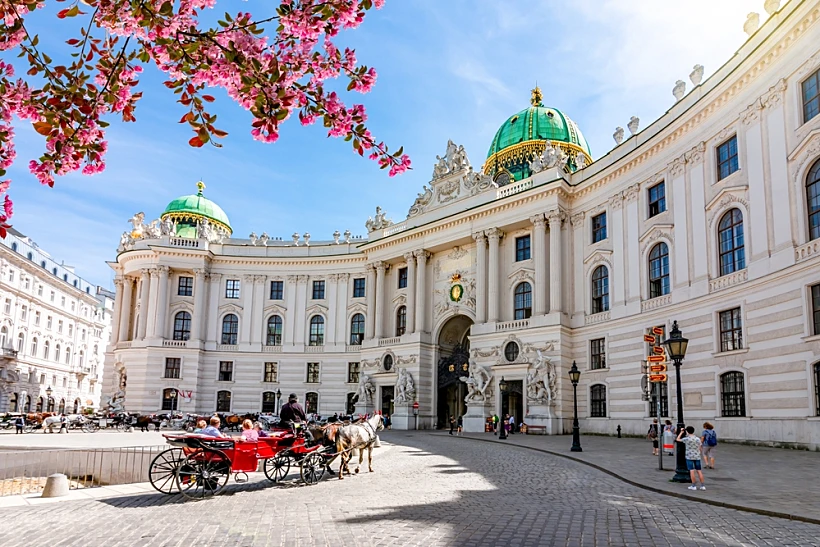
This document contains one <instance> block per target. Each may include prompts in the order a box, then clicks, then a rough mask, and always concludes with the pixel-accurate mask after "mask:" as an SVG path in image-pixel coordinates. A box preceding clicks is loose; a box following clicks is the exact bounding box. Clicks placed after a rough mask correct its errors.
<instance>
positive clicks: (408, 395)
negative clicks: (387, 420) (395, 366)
mask: <svg viewBox="0 0 820 547" xmlns="http://www.w3.org/2000/svg"><path fill="white" fill-rule="evenodd" d="M415 398H416V384H415V383H414V382H413V377H412V376H410V373H409V372H407V369H406V368H404V367H402V368H399V375H398V378H396V395H395V398H394V399H393V402H395V404H397V405H406V404H408V403H412V402H413V400H414V399H415Z"/></svg>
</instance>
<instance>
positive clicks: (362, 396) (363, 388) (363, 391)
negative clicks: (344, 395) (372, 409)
mask: <svg viewBox="0 0 820 547" xmlns="http://www.w3.org/2000/svg"><path fill="white" fill-rule="evenodd" d="M375 393H376V386H374V385H373V380H372V379H371V378H370V375H368V374H362V375H361V376H360V377H359V388H358V389H357V390H356V395H357V396H358V397H359V402H361V403H369V402H371V401H372V400H373V395H374V394H375Z"/></svg>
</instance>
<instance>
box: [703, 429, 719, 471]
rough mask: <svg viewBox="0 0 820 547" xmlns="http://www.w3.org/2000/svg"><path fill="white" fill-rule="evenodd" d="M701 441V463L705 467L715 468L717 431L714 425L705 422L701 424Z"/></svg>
mask: <svg viewBox="0 0 820 547" xmlns="http://www.w3.org/2000/svg"><path fill="white" fill-rule="evenodd" d="M700 440H701V443H703V465H705V466H706V469H714V468H715V450H716V449H717V433H716V432H715V426H713V425H712V424H710V423H709V422H706V423H705V424H703V433H702V434H701V436H700Z"/></svg>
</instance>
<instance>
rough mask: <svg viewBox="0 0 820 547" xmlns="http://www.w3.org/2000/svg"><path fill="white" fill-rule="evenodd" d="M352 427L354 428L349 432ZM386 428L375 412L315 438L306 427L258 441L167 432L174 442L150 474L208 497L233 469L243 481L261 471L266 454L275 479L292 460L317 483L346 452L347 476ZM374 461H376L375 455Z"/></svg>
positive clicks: (170, 487)
mask: <svg viewBox="0 0 820 547" xmlns="http://www.w3.org/2000/svg"><path fill="white" fill-rule="evenodd" d="M347 428H353V429H352V430H351V431H350V432H347V431H346V429H347ZM381 428H382V421H381V416H380V415H375V416H373V417H371V418H370V419H369V420H364V421H363V422H362V423H360V424H352V425H349V426H341V425H338V426H337V427H334V428H332V429H324V430H317V432H318V433H319V435H318V439H316V440H315V441H310V440H309V438H308V436H306V435H305V432H304V430H303V429H302V428H294V429H290V430H284V429H280V430H276V431H273V433H272V435H271V436H269V437H260V438H259V440H258V441H255V442H254V441H244V440H237V439H232V438H229V437H206V436H203V435H196V434H182V435H170V434H166V435H163V436H164V437H165V439H166V440H167V442H168V444H169V445H171V448H169V449H168V450H165V451H164V452H161V453H159V454H158V455H157V456H156V457H155V458H154V460H153V461H152V462H151V464H150V467H149V471H148V477H149V480H150V482H151V485H152V486H153V487H154V488H155V489H156V490H157V491H159V492H162V493H163V494H175V493H177V492H179V493H181V494H182V495H183V496H185V497H186V498H190V499H203V498H208V497H211V496H214V495H216V494H218V493H220V492H221V491H222V489H223V488H224V487H225V485H226V484H227V482H228V479H229V478H230V476H231V474H233V475H234V480H236V481H237V482H245V481H247V480H248V473H251V472H254V471H256V470H257V469H258V467H259V462H260V460H261V461H262V462H263V463H262V470H263V471H264V473H265V477H266V478H267V479H268V480H269V481H271V482H274V483H278V482H280V481H282V480H283V479H284V478H285V477H287V475H288V473H289V472H290V469H291V466H295V465H298V466H299V476H300V478H301V480H302V482H303V483H304V484H307V485H313V484H316V483H317V482H319V481H320V480H321V479H322V477H323V476H324V474H325V471H327V470H329V469H330V464H331V463H332V462H333V460H335V459H336V458H337V457H339V456H341V457H342V466H341V467H340V469H339V472H340V478H341V473H342V471H343V470H344V469H345V468H346V467H347V460H348V459H349V453H350V451H351V450H353V449H354V448H358V449H359V450H360V456H359V462H360V463H361V461H362V457H363V452H364V450H365V449H372V446H373V443H374V442H375V440H376V432H377V431H379V430H380V429H381ZM368 463H369V464H372V458H370V461H369V462H368ZM358 471H359V469H358V467H357V468H356V472H357V473H358ZM371 471H372V466H371ZM331 473H332V471H331Z"/></svg>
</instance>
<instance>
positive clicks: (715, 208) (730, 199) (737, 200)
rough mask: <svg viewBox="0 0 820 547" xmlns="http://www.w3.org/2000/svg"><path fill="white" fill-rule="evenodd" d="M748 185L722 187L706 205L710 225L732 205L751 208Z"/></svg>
mask: <svg viewBox="0 0 820 547" xmlns="http://www.w3.org/2000/svg"><path fill="white" fill-rule="evenodd" d="M746 188H747V187H746V186H745V185H744V186H733V187H728V188H724V189H722V190H721V191H720V192H718V194H717V195H716V196H715V197H714V198H713V199H712V201H710V202H709V203H708V205H706V212H707V215H708V216H709V227H710V228H711V227H712V225H713V224H714V222H715V218H716V217H717V216H719V215H721V214H723V212H724V211H725V210H726V209H728V208H729V207H730V206H731V205H733V204H734V205H738V206H740V207H741V208H743V209H745V210H746V211H748V210H749V202H748V201H746V199H745V197H746Z"/></svg>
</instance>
